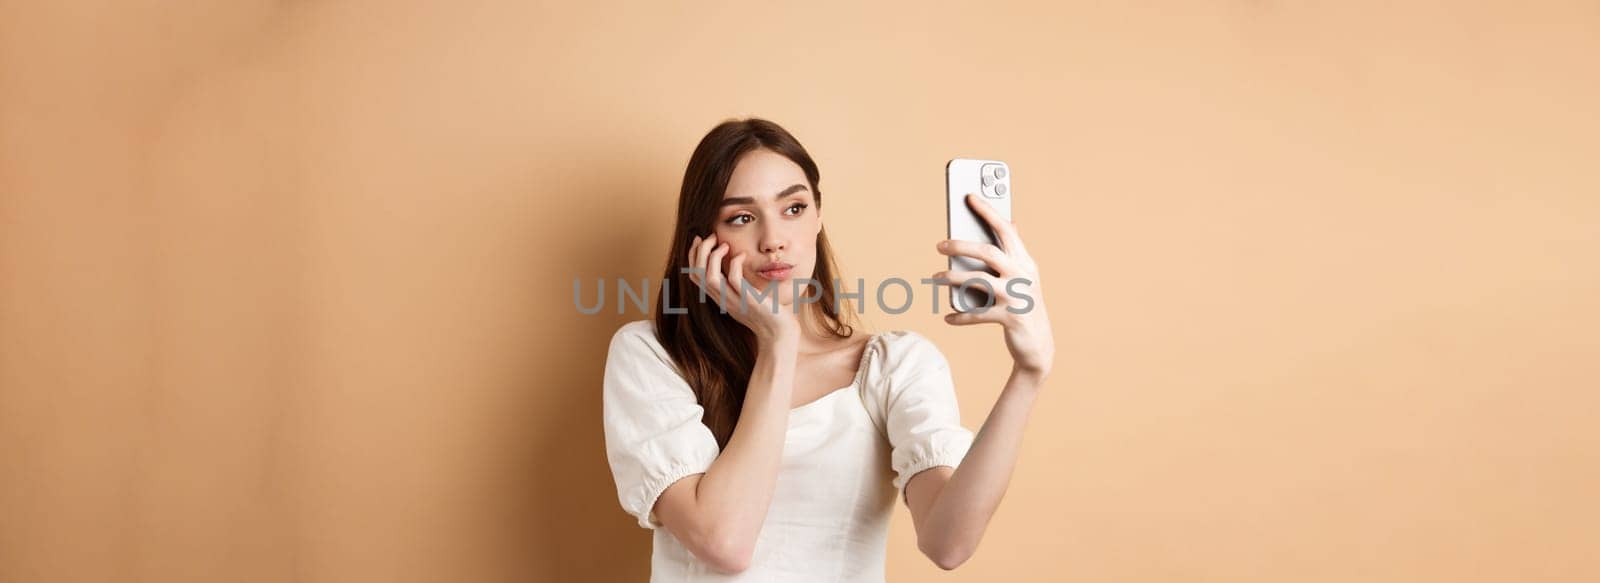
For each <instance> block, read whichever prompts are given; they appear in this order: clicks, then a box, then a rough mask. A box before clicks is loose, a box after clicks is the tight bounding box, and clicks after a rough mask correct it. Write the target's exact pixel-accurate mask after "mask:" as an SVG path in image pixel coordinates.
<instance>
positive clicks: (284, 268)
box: [0, 0, 1600, 582]
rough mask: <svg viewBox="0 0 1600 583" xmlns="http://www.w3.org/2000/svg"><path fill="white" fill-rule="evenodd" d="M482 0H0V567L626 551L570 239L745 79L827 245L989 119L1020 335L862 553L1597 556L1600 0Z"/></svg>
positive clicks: (128, 570) (1088, 558)
mask: <svg viewBox="0 0 1600 583" xmlns="http://www.w3.org/2000/svg"><path fill="white" fill-rule="evenodd" d="M528 4H529V3H523V2H502V3H498V4H494V3H478V2H448V3H447V2H436V3H427V4H423V3H393V2H235V3H230V4H228V5H226V6H224V5H221V4H220V3H213V2H129V1H118V2H100V3H92V2H56V1H38V2H28V3H19V2H3V3H0V194H3V196H0V277H3V280H0V282H3V286H0V389H3V390H0V581H7V582H11V581H17V582H33V581H161V582H167V581H328V582H346V581H382V582H396V581H582V580H595V581H628V580H632V581H641V580H644V578H645V577H646V574H647V572H648V565H649V562H648V561H649V559H648V555H649V550H650V548H649V538H648V533H647V532H646V531H644V530H642V529H639V528H638V527H637V526H635V525H634V524H633V522H632V521H631V519H630V518H629V517H627V516H626V515H625V514H624V513H623V512H622V510H621V509H620V508H619V507H618V505H617V503H616V498H615V493H614V491H613V490H612V486H611V482H610V476H609V473H608V470H607V467H606V464H605V460H604V453H603V449H602V441H601V432H600V427H599V419H600V418H599V380H600V372H601V368H602V365H603V358H604V349H605V346H606V343H607V341H608V339H609V337H610V334H611V333H612V331H613V330H614V329H615V328H616V327H617V326H618V325H620V324H621V323H623V322H626V321H628V320H633V319H637V318H641V317H643V316H642V315H639V314H636V313H633V312H630V313H628V314H623V315H616V314H614V313H608V314H605V315H599V316H594V317H583V316H579V315H578V314H577V313H576V311H575V310H574V309H573V307H572V301H571V285H572V281H573V278H575V277H577V278H584V279H585V280H586V281H592V280H593V279H594V278H608V279H611V280H613V281H614V280H615V278H616V277H628V278H631V279H633V280H637V279H639V278H642V277H653V276H655V275H656V274H657V272H658V270H659V268H660V265H661V264H662V261H663V260H664V257H663V253H664V246H665V244H666V243H667V236H668V234H669V229H670V222H671V220H672V218H673V217H672V212H673V208H674V207H673V205H674V199H675V197H676V194H677V188H678V180H679V179H680V177H681V172H682V169H683V165H684V163H685V162H686V160H687V159H688V155H689V152H690V150H691V149H692V148H693V146H694V144H695V142H696V141H697V140H698V139H699V137H700V135H701V134H703V133H704V132H705V130H707V129H709V128H710V127H711V126H712V125H713V124H715V123H716V122H717V121H719V120H721V119H723V118H726V117H731V116H738V115H752V114H753V115H761V116H766V117H769V118H771V119H773V120H776V121H778V122H779V123H782V124H784V125H786V126H787V127H789V128H790V129H791V130H793V131H794V132H795V133H796V134H797V135H798V136H799V138H800V139H801V140H802V141H803V142H804V143H805V144H806V145H807V147H809V148H810V150H811V151H812V153H813V154H814V155H815V156H816V158H817V160H818V162H819V164H820V165H821V168H822V176H823V180H822V185H823V189H824V192H825V193H826V194H827V195H828V197H827V199H826V202H827V204H828V208H827V221H828V227H829V231H830V233H831V235H832V237H833V240H834V242H835V243H836V244H837V247H838V249H839V250H840V253H841V263H842V265H843V268H844V270H845V273H846V275H847V276H849V277H864V278H867V279H868V280H869V281H875V280H876V279H877V278H883V277H889V276H901V277H906V278H908V279H909V278H913V277H922V276H925V275H926V274H928V273H931V272H932V271H934V270H936V269H939V268H940V266H941V265H942V261H941V258H940V257H939V256H938V255H936V254H935V253H934V252H933V251H932V245H933V243H934V241H936V240H937V239H939V238H940V237H941V235H942V233H943V229H944V211H943V208H942V207H941V206H940V205H941V204H942V203H941V202H940V200H941V198H940V197H941V196H942V194H941V188H942V177H941V168H942V165H943V163H944V161H945V160H946V159H947V158H949V157H952V156H957V155H964V156H987V157H995V158H1001V159H1005V160H1007V161H1009V162H1010V163H1011V164H1012V165H1013V167H1014V168H1015V172H1016V181H1017V182H1016V186H1017V189H1018V190H1019V194H1018V203H1017V204H1018V207H1019V210H1018V213H1019V214H1018V219H1017V223H1018V224H1019V226H1020V228H1021V230H1022V233H1023V235H1024V236H1025V238H1026V240H1027V241H1028V242H1029V244H1030V247H1031V248H1032V249H1033V250H1035V254H1036V255H1037V256H1038V258H1039V261H1040V263H1041V264H1042V268H1043V274H1044V281H1045V284H1046V286H1047V288H1048V292H1049V295H1048V299H1049V302H1050V305H1051V308H1052V313H1053V316H1054V318H1055V326H1056V329H1057V334H1058V343H1059V345H1060V349H1061V350H1060V355H1059V364H1058V367H1057V374H1056V376H1055V377H1054V378H1053V379H1052V381H1051V383H1050V384H1049V386H1048V388H1047V394H1045V395H1044V396H1043V397H1042V399H1041V400H1040V401H1039V404H1038V406H1037V408H1036V409H1035V411H1034V414H1033V418H1032V423H1033V424H1032V425H1031V426H1030V428H1029V430H1028V435H1027V441H1026V444H1025V447H1024V450H1023V451H1022V454H1021V460H1020V462H1019V465H1018V468H1017V471H1016V475H1015V479H1014V482H1013V485H1012V488H1011V491H1010V493H1009V494H1008V495H1007V497H1006V499H1005V503H1004V505H1003V506H1002V507H1001V509H1000V512H999V514H998V515H997V516H996V517H995V519H994V521H993V523H992V525H991V527H990V530H989V533H988V535H987V537H986V538H985V539H984V541H983V545H982V546H981V548H980V549H979V552H978V554H977V556H976V557H975V558H974V559H973V560H972V561H971V562H969V563H968V564H966V565H965V566H963V567H961V568H960V569H959V570H957V571H955V572H953V573H945V572H942V571H939V570H937V569H936V568H934V567H933V566H932V565H931V563H928V562H927V561H926V560H925V559H923V558H922V557H921V556H920V555H918V554H917V552H916V550H915V545H914V543H913V539H912V536H911V532H910V524H909V520H908V518H909V517H908V516H907V515H906V514H905V511H904V510H903V509H901V510H898V511H897V512H898V514H897V516H896V522H895V526H894V535H893V538H892V540H891V541H890V543H891V544H890V549H889V573H890V579H891V580H895V581H921V580H945V581H999V580H1009V581H1058V580H1077V581H1286V580H1287V581H1593V580H1596V579H1597V578H1600V559H1597V558H1596V555H1595V554H1594V550H1595V543H1596V526H1595V525H1596V524H1597V523H1600V499H1597V497H1596V496H1595V492H1596V491H1597V490H1600V427H1597V425H1596V423H1595V420H1596V414H1597V413H1600V410H1597V409H1600V358H1597V356H1600V332H1597V330H1600V299H1597V298H1600V170H1597V169H1596V168H1597V161H1600V107H1597V106H1596V103H1600V67H1597V66H1596V60H1595V59H1596V56H1597V55H1600V4H1597V3H1596V2H1592V1H1585V2H1532V3H1512V2H1501V3H1488V2H1471V3H1454V2H1452V3H1415V2H1413V3H1402V5H1398V6H1395V5H1391V4H1393V3H1387V2H1326V3H1318V4H1322V5H1321V6H1309V5H1308V4H1311V3H1304V2H1273V1H1261V0H1257V1H1233V2H1164V3H1150V2H1140V3H1101V2H1070V3H1060V4H1059V5H1058V3H1042V2H1041V3H1038V4H1010V5H1005V4H998V3H996V4H992V5H991V4H987V3H985V4H986V5H985V6H984V7H981V8H979V7H976V6H974V5H975V4H977V3H962V4H927V3H917V4H912V5H907V6H902V7H894V8H889V7H878V6H871V5H867V6H856V5H854V4H853V3H852V4H847V5H842V6H838V7H833V8H817V7H812V6H802V3H798V2H784V3H755V2H739V3H727V4H725V5H716V6H711V5H702V4H700V3H693V4H695V5H694V6H693V7H689V6H678V4H680V3H640V4H639V5H634V6H606V7H600V6H590V5H589V4H588V3H565V4H563V5H560V6H556V5H546V6H529V5H528ZM534 4H540V3H534ZM685 4H688V3H685ZM610 306H612V307H614V306H615V304H614V303H612V304H610ZM918 308H919V310H918V311H916V312H913V313H908V314H904V315H899V316H892V315H887V314H884V313H881V312H877V311H875V310H874V311H873V312H872V313H869V314H868V317H869V322H870V325H871V326H870V327H871V328H872V329H874V330H885V329H894V328H909V329H913V330H917V331H919V332H922V333H924V334H927V335H929V336H930V337H932V338H933V339H934V340H935V341H936V342H938V343H939V345H940V346H941V347H942V348H943V349H944V350H945V352H946V354H947V355H948V356H949V357H950V358H951V360H952V363H953V366H954V369H955V376H956V380H957V383H958V385H959V390H960V397H961V399H962V409H963V413H964V415H965V419H966V422H967V424H968V425H969V426H970V427H972V428H974V429H976V428H977V427H978V426H979V424H980V423H981V422H982V419H983V415H984V414H985V413H986V412H987V411H988V408H989V406H990V404H991V403H992V402H993V399H994V397H995V396H996V394H997V391H998V390H999V386H1000V383H1001V381H1002V379H1003V375H1004V373H1005V370H1006V367H1007V366H1008V362H1007V360H1006V358H1005V357H1006V353H1005V350H1004V346H1003V345H1002V343H1001V342H1000V336H999V334H998V330H997V329H952V328H948V327H946V326H945V325H944V324H943V323H942V322H940V321H939V320H938V319H937V317H936V316H933V315H931V314H928V313H925V312H924V311H923V309H931V307H929V304H928V303H926V302H922V303H919V304H918Z"/></svg>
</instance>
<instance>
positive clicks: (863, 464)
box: [602, 320, 973, 583]
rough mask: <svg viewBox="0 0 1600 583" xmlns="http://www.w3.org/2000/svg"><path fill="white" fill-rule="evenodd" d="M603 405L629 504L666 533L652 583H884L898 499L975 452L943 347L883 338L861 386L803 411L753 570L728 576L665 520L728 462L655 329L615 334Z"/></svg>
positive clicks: (859, 376) (648, 325)
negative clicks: (688, 487) (667, 496)
mask: <svg viewBox="0 0 1600 583" xmlns="http://www.w3.org/2000/svg"><path fill="white" fill-rule="evenodd" d="M602 404H603V414H602V416H603V417H604V422H605V440H606V458H607V460H608V461H609V462H610V464H611V473H612V477H613V479H614V480H615V481H616V485H617V499H618V500H620V501H621V502H622V508H623V509H624V510H626V511H627V512H628V513H629V514H632V515H633V516H634V517H635V518H637V519H638V521H639V526H641V527H644V528H647V529H653V530H655V533H654V541H653V544H654V549H653V552H652V556H651V560H650V580H651V581H652V582H666V581H672V582H677V581H803V582H806V583H815V582H831V581H839V582H857V581H872V582H881V581H883V580H884V567H883V563H884V553H885V550H886V547H887V541H888V536H889V517H890V516H891V515H892V513H893V510H894V503H895V500H896V498H898V496H896V492H897V491H900V490H903V489H904V488H905V485H906V481H907V480H909V479H910V478H911V476H913V475H916V474H917V473H918V472H921V471H923V470H926V469H928V468H932V467H935V466H950V467H956V466H957V465H958V464H960V463H961V459H962V457H964V456H965V455H966V453H967V449H968V448H969V447H971V445H972V440H973V434H972V432H971V431H968V430H967V429H966V428H964V427H962V426H961V419H960V416H961V413H960V410H959V409H958V408H957V406H956V394H955V386H954V384H953V382H952V380H951V376H950V367H949V364H948V363H947V362H946V361H945V358H944V355H943V354H942V353H941V352H939V349H938V347H936V346H934V344H933V342H931V341H929V340H928V339H927V338H925V337H923V336H922V335H920V334H917V333H916V332H910V331H891V332H884V333H881V334H876V335H873V336H872V337H871V339H870V340H869V341H868V342H867V346H866V349H865V350H864V351H863V353H862V355H861V362H860V368H859V369H858V370H857V372H856V376H855V380H854V381H852V382H851V384H850V385H848V386H844V387H840V388H838V389H835V390H834V391H832V392H830V393H828V394H827V395H824V396H823V397H821V398H819V399H817V400H815V401H812V402H811V403H807V404H805V405H801V406H800V407H797V408H794V409H792V410H791V412H790V414H789V428H788V434H787V437H786V439H785V441H784V446H783V464H782V467H781V469H780V470H779V473H778V481H777V487H776V489H775V490H774V491H773V495H772V505H771V507H770V508H769V509H768V511H767V517H766V522H764V523H763V524H762V526H761V534H760V535H759V538H757V540H756V546H755V550H754V553H755V554H754V557H753V558H752V560H751V563H750V568H749V569H747V570H745V571H744V572H741V573H738V574H735V575H728V574H724V573H719V572H717V571H715V570H713V569H711V568H710V567H709V566H707V565H706V563H705V562H703V561H701V560H699V559H698V558H696V557H695V556H694V555H692V554H691V553H690V552H689V551H688V549H686V548H684V546H683V545H682V544H681V543H679V542H678V540H677V539H676V538H675V537H673V536H672V534H671V533H670V532H668V531H667V529H665V528H661V526H662V524H661V522H660V521H659V520H658V519H657V518H656V516H655V514H654V512H652V508H653V507H654V506H655V502H656V498H657V497H659V496H660V495H661V491H662V490H665V489H666V487H667V486H669V485H671V484H672V483H673V482H676V481H678V480H679V479H681V478H683V477H685V476H689V475H693V474H697V473H703V472H705V471H706V470H707V469H708V468H710V467H711V462H712V460H714V459H716V457H717V453H718V452H719V448H718V446H717V442H716V438H714V437H712V434H711V429H710V428H708V427H706V425H705V424H704V423H703V422H702V421H701V414H702V413H703V410H702V408H701V407H700V404H699V402H698V401H697V400H696V398H695V395H694V391H693V390H692V389H691V388H690V387H689V385H688V383H687V382H686V381H685V380H684V378H683V376H682V375H680V374H678V372H677V368H676V366H675V365H674V364H673V361H672V358H671V356H670V355H669V353H668V352H667V351H666V349H665V348H664V347H662V345H661V343H660V341H659V339H658V338H657V337H656V334H655V327H654V324H653V322H652V321H650V320H637V321H633V322H629V323H627V324H624V325H623V326H622V327H621V328H620V329H618V330H617V332H616V334H615V335H613V336H612V338H611V347H610V349H609V354H608V355H607V357H606V369H605V381H604V396H603V401H602Z"/></svg>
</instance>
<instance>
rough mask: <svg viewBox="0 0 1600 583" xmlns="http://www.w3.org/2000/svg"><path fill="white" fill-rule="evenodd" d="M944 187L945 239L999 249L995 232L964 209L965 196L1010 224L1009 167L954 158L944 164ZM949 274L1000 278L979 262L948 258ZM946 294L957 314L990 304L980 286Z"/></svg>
mask: <svg viewBox="0 0 1600 583" xmlns="http://www.w3.org/2000/svg"><path fill="white" fill-rule="evenodd" d="M944 185H945V202H946V203H947V205H946V207H945V208H946V211H947V212H946V215H945V216H946V219H947V221H946V222H947V224H948V233H949V237H948V238H950V239H961V240H966V241H978V242H981V243H989V244H992V245H995V246H999V245H1000V240H999V239H998V238H996V237H995V233H994V230H993V229H991V228H989V223H988V222H987V221H984V220H983V217H981V216H979V215H978V213H977V212H976V211H973V210H972V207H971V206H968V205H967V201H966V198H967V193H973V194H977V195H978V196H981V197H983V199H984V200H986V201H988V202H989V206H992V207H994V209H995V210H996V211H999V212H1000V216H1001V217H1004V218H1005V219H1006V220H1008V221H1009V220H1011V196H1012V194H1011V167H1010V166H1007V165H1006V163H1005V162H1001V161H999V160H978V159H971V158H955V159H953V160H950V162H949V163H948V164H945V167H944ZM950 271H952V272H955V271H987V272H989V274H990V275H996V276H998V275H1000V273H999V272H997V271H995V270H994V269H991V268H990V267H989V266H988V264H986V263H984V262H983V261H981V260H979V259H976V258H973V257H965V256H954V255H952V256H950ZM949 290H950V308H951V309H953V310H955V311H957V312H966V311H970V310H972V309H982V308H983V307H984V306H990V305H991V302H993V300H992V299H990V297H989V294H988V292H986V291H984V290H985V288H984V287H983V285H982V284H972V285H968V286H967V287H966V293H965V294H963V293H961V288H960V287H955V286H952V287H950V288H949ZM957 296H960V297H957Z"/></svg>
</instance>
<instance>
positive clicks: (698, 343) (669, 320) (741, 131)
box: [655, 118, 854, 447]
mask: <svg viewBox="0 0 1600 583" xmlns="http://www.w3.org/2000/svg"><path fill="white" fill-rule="evenodd" d="M758 148H765V149H768V150H771V151H773V152H776V153H777V154H779V155H782V156H783V157H785V158H788V159H789V160H791V161H793V162H794V163H795V164H797V165H799V166H800V169H801V170H803V171H805V174H806V181H807V182H810V187H811V192H812V195H813V196H814V197H816V202H817V208H818V209H819V210H820V209H821V208H822V191H821V190H820V189H818V188H817V182H818V181H819V180H820V179H821V177H820V175H819V174H818V172H817V164H816V162H814V161H812V160H811V155H810V154H808V153H806V149H805V147H803V146H801V145H800V141H799V140H796V139H795V138H794V136H793V135H790V134H789V132H788V131H786V130H784V129H783V128H782V127H780V126H779V125H778V124H775V123H772V122H770V121H767V120H764V119H760V118H748V119H734V120H728V121H725V122H722V123H720V124H718V125H717V127H714V128H712V129H711V131H710V132H708V133H706V135H705V137H704V138H701V139H700V145H698V146H696V147H695V149H694V154H693V155H691V156H690V157H689V166H688V168H687V169H685V170H684V172H683V188H682V190H680V191H679V193H678V218H677V227H676V228H674V229H673V235H672V246H671V248H670V249H668V252H667V269H666V274H665V275H663V276H662V279H661V280H662V281H663V282H671V290H672V292H671V294H672V296H673V297H674V298H676V299H674V300H672V307H673V308H674V309H677V308H684V309H685V310H686V312H687V313H683V314H669V313H667V312H666V308H667V307H668V298H667V289H668V288H667V286H662V291H661V293H660V294H658V295H657V298H656V299H657V301H656V310H655V326H656V335H657V336H658V337H660V339H661V344H662V346H664V347H666V349H667V352H668V353H670V354H671V355H672V359H673V361H674V362H676V363H677V366H678V371H679V373H681V374H682V375H683V376H684V378H685V379H686V380H687V381H688V383H689V386H690V387H693V388H694V392H695V396H696V397H697V398H698V399H699V401H700V406H701V407H702V408H704V409H705V413H704V415H703V417H702V418H701V421H702V422H704V423H705V424H706V427H709V428H710V429H711V433H712V434H713V435H715V436H716V438H717V445H718V446H720V447H727V445H728V439H729V438H730V437H732V436H733V428H734V426H735V425H737V424H738V422H739V412H740V410H742V409H743V407H744V394H745V388H746V387H747V386H748V385H749V384H750V374H751V372H752V371H753V370H754V369H755V362H756V339H755V334H754V333H753V332H751V331H750V329H749V328H746V327H745V326H744V325H743V324H740V323H739V322H738V321H737V320H734V319H733V317H732V316H730V315H728V314H724V313H722V312H721V309H720V308H719V307H717V304H716V303H715V302H709V301H708V302H700V301H698V297H699V290H700V288H699V287H698V286H697V285H696V284H695V283H694V282H693V281H690V280H689V276H688V274H686V273H683V269H684V268H687V267H688V266H689V261H688V254H689V246H690V245H691V244H693V242H694V238H695V237H697V236H698V237H701V238H704V237H706V236H707V235H710V234H711V233H712V232H714V231H713V223H714V222H715V221H716V220H717V212H718V208H719V207H720V205H721V203H722V196H723V194H724V191H726V190H727V188H728V178H729V177H730V176H732V175H733V169H734V165H735V164H736V163H737V161H738V159H739V156H741V155H743V154H745V153H746V152H750V151H752V150H755V149H758ZM837 272H838V266H836V265H835V264H834V262H833V250H832V248H831V247H829V245H828V236H827V233H826V232H824V231H823V230H819V231H818V232H817V264H816V268H815V269H814V270H813V272H812V276H811V277H812V278H813V279H815V280H816V281H817V283H818V284H820V285H819V286H818V287H820V288H821V297H820V298H819V299H818V301H817V302H816V304H815V305H814V306H813V307H814V308H817V309H816V310H813V313H814V314H817V317H816V319H817V323H818V324H820V325H821V326H820V327H821V329H823V330H826V331H827V332H828V333H830V334H832V335H833V336H835V337H837V338H849V337H850V336H851V335H853V334H854V330H853V329H852V328H851V326H850V325H849V324H847V323H846V322H845V318H848V317H850V314H851V312H850V307H849V305H848V304H847V303H846V304H844V305H843V306H841V305H837V304H835V301H834V300H835V298H834V295H835V294H834V285H833V284H834V278H835V274H836V273H837ZM771 297H775V296H771ZM797 301H798V300H797ZM841 307H843V309H842V310H841V309H840V308H841Z"/></svg>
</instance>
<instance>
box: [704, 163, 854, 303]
mask: <svg viewBox="0 0 1600 583" xmlns="http://www.w3.org/2000/svg"><path fill="white" fill-rule="evenodd" d="M821 230H822V214H821V212H820V210H819V209H818V208H817V199H816V193H814V192H811V187H810V182H809V181H807V180H806V174H805V171H803V170H801V169H800V165H798V164H795V163H794V162H793V161H791V160H789V159H788V158H785V157H783V155H782V154H778V153H776V152H773V151H772V150H768V149H765V148H758V149H755V150H751V151H749V152H746V153H745V154H744V155H742V156H740V157H739V159H738V161H737V162H735V164H734V167H733V176H731V177H729V179H728V190H727V191H726V192H724V193H723V195H722V207H721V208H720V209H718V211H717V221H716V223H715V231H714V232H715V233H716V234H717V240H719V241H722V242H725V243H727V244H728V252H727V254H726V255H724V256H723V258H722V268H723V270H724V271H723V273H727V269H728V268H729V266H730V265H732V261H733V257H734V256H735V255H738V254H740V253H743V254H744V255H745V259H744V278H745V281H747V282H749V284H750V285H751V286H752V287H754V288H756V289H758V290H766V289H767V286H768V285H769V284H771V285H773V287H774V288H776V292H777V295H778V302H779V304H780V305H790V304H792V303H793V302H794V297H795V293H794V292H795V289H794V288H795V284H794V281H796V280H803V279H804V278H809V277H811V274H812V273H813V272H814V271H815V267H816V262H817V233H819V232H821ZM779 262H781V263H787V264H789V265H792V266H793V268H792V269H789V270H788V273H782V272H771V273H762V272H761V269H762V268H765V267H768V266H770V265H773V264H775V263H779ZM817 283H818V284H820V285H830V284H831V283H832V282H817ZM801 284H802V287H801V292H802V293H804V291H805V288H804V281H801ZM761 293H765V292H764V291H763V292H761Z"/></svg>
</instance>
